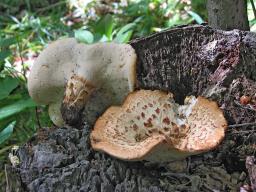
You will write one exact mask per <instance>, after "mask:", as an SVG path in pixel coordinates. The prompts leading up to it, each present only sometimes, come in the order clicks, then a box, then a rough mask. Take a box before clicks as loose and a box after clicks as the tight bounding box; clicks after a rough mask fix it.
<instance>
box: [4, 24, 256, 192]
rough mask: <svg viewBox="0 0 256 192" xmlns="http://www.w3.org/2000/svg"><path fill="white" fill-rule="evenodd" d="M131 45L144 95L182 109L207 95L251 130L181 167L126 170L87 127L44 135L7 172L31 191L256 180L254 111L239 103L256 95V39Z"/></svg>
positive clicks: (154, 190) (185, 34)
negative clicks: (149, 92) (252, 167)
mask: <svg viewBox="0 0 256 192" xmlns="http://www.w3.org/2000/svg"><path fill="white" fill-rule="evenodd" d="M130 44H131V45H132V47H133V48H134V49H135V51H136V54H137V56H138V61H137V88H138V89H141V88H144V89H161V90H167V91H171V92H173V93H174V95H175V99H176V100H177V101H179V102H180V103H182V102H183V99H184V97H185V96H186V95H189V94H194V95H203V96H205V97H208V98H211V99H213V100H216V101H217V102H218V103H219V105H220V106H221V108H222V109H223V110H224V112H225V116H226V118H227V119H228V123H229V124H233V123H237V124H238V123H244V124H245V123H250V124H249V125H248V124H245V125H243V126H240V125H236V126H233V128H229V130H228V132H227V134H226V137H225V140H224V141H223V143H222V144H221V145H220V146H219V147H218V148H217V149H216V150H213V151H211V152H208V153H204V154H201V155H197V156H192V157H190V158H188V159H186V160H184V163H183V164H182V166H179V164H175V166H173V165H172V163H170V164H168V163H166V164H152V163H149V162H124V161H120V160H117V159H115V158H112V157H110V156H108V155H106V154H102V153H99V152H95V151H93V150H92V149H91V146H90V142H89V133H90V130H91V127H90V126H88V125H87V124H86V123H85V125H84V126H83V127H82V129H76V128H66V127H63V128H58V129H56V128H52V129H41V130H40V132H39V133H38V134H37V136H35V137H33V138H32V139H31V140H30V141H29V142H28V143H26V144H25V145H24V146H22V147H21V148H20V149H19V151H18V157H19V159H20V165H19V166H17V167H13V169H8V170H12V171H13V170H16V171H15V173H18V175H19V176H18V178H19V179H20V180H21V182H22V184H21V187H22V188H23V189H24V191H37V192H40V191H65V190H66V191H91V192H97V191H104V192H113V191H116V192H137V191H139V192H144V191H145V192H160V191H214V190H219V191H238V189H239V187H240V186H241V185H243V184H245V183H246V179H248V178H249V176H248V175H247V174H246V167H245V158H246V156H250V155H252V154H253V152H254V150H255V148H254V147H253V145H252V143H255V140H256V133H255V132H253V130H254V128H255V126H253V124H252V123H253V122H255V120H256V119H255V114H256V112H255V108H253V107H251V106H250V105H248V106H242V105H240V103H239V99H240V97H241V96H242V95H244V94H246V95H250V96H253V94H255V90H256V35H255V34H253V33H250V32H242V31H238V30H234V31H230V32H225V31H220V30H215V29H212V28H210V27H208V26H202V25H195V26H182V27H177V28H174V29H170V30H166V31H163V32H160V33H157V34H154V35H152V36H149V37H145V38H141V39H136V40H134V41H132V42H130ZM237 133H239V134H237ZM8 170H7V172H8V174H9V175H10V174H11V172H10V171H8ZM15 177H17V176H15ZM19 179H17V181H18V180H19ZM13 182H15V181H13ZM18 185H20V184H17V185H16V186H18ZM12 186H15V184H12Z"/></svg>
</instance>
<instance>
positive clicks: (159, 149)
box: [90, 90, 227, 162]
mask: <svg viewBox="0 0 256 192" xmlns="http://www.w3.org/2000/svg"><path fill="white" fill-rule="evenodd" d="M226 128H227V122H226V120H225V118H224V116H223V112H222V111H221V110H220V109H219V108H218V106H217V104H216V102H213V101H210V100H207V99H205V98H203V97H198V98H195V97H194V96H190V97H187V98H186V99H185V104H184V105H178V104H176V103H175V101H174V99H173V95H172V94H171V93H166V92H163V91H159V90H155V91H151V90H139V91H135V92H132V93H130V94H129V95H128V96H127V98H126V99H125V101H124V103H123V105H122V106H121V107H116V106H113V107H110V108H108V109H107V110H106V112H105V113H104V114H103V115H102V116H101V117H100V118H99V119H98V120H97V121H96V123H95V126H94V129H93V131H92V133H91V135H90V138H91V144H92V147H93V148H94V149H95V150H98V151H104V152H106V153H108V154H110V155H112V156H114V157H117V158H119V159H123V160H129V161H136V160H149V161H154V162H164V161H171V160H175V159H183V158H185V157H187V156H190V155H194V154H198V153H201V152H205V151H208V150H210V149H213V148H214V147H216V146H217V145H218V144H219V143H220V142H221V141H222V139H223V138H224V135H225V130H226Z"/></svg>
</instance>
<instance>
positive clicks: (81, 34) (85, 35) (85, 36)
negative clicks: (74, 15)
mask: <svg viewBox="0 0 256 192" xmlns="http://www.w3.org/2000/svg"><path fill="white" fill-rule="evenodd" d="M75 38H76V39H77V40H78V41H80V42H82V43H93V40H94V38H93V34H92V33H91V32H90V31H87V30H77V31H75Z"/></svg>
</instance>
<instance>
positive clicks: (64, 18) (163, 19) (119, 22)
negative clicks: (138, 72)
mask: <svg viewBox="0 0 256 192" xmlns="http://www.w3.org/2000/svg"><path fill="white" fill-rule="evenodd" d="M0 13H1V14H0V162H1V163H0V168H1V170H2V171H0V180H1V181H3V178H4V172H3V169H4V163H6V162H7V156H8V153H9V151H10V149H11V148H12V147H13V146H14V145H21V144H23V143H24V142H25V141H27V140H28V139H29V138H30V137H31V136H32V135H33V134H34V133H35V132H36V130H37V129H38V128H39V127H48V126H53V125H52V124H51V122H50V120H49V117H48V114H47V107H46V106H38V105H36V104H35V103H34V102H33V101H32V100H31V99H30V97H29V95H28V91H27V85H26V83H27V77H28V75H29V70H30V68H31V66H32V64H33V61H34V59H35V58H36V57H37V55H38V54H39V53H40V51H41V50H42V49H43V48H44V47H45V46H46V45H47V44H48V43H49V42H51V41H54V40H56V39H59V38H63V37H76V38H77V39H78V40H79V41H81V42H83V43H94V42H109V41H115V42H119V43H125V42H128V41H129V40H131V39H132V38H136V37H141V36H146V35H149V34H151V33H155V32H158V31H161V30H164V29H166V28H170V27H173V26H175V25H182V24H190V23H199V24H201V23H203V22H206V21H207V12H206V9H205V0H194V1H190V0H130V1H129V0H120V1H118V0H117V1H115V0H104V1H95V0H64V1H60V0H59V1H57V0H33V1H32V0H25V1H20V0H1V2H0ZM248 17H249V20H250V26H251V30H252V31H255V32H256V20H255V16H254V14H253V11H252V6H251V4H250V3H249V1H248Z"/></svg>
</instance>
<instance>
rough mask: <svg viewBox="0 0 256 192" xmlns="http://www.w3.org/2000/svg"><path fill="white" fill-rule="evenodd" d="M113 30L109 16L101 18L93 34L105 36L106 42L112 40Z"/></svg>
mask: <svg viewBox="0 0 256 192" xmlns="http://www.w3.org/2000/svg"><path fill="white" fill-rule="evenodd" d="M113 29H114V19H113V17H112V16H111V15H109V14H108V15H106V16H105V17H103V18H102V19H101V20H100V21H99V23H98V24H97V25H96V28H95V30H96V31H95V32H96V33H100V34H101V35H106V36H107V38H108V40H112V32H113Z"/></svg>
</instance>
